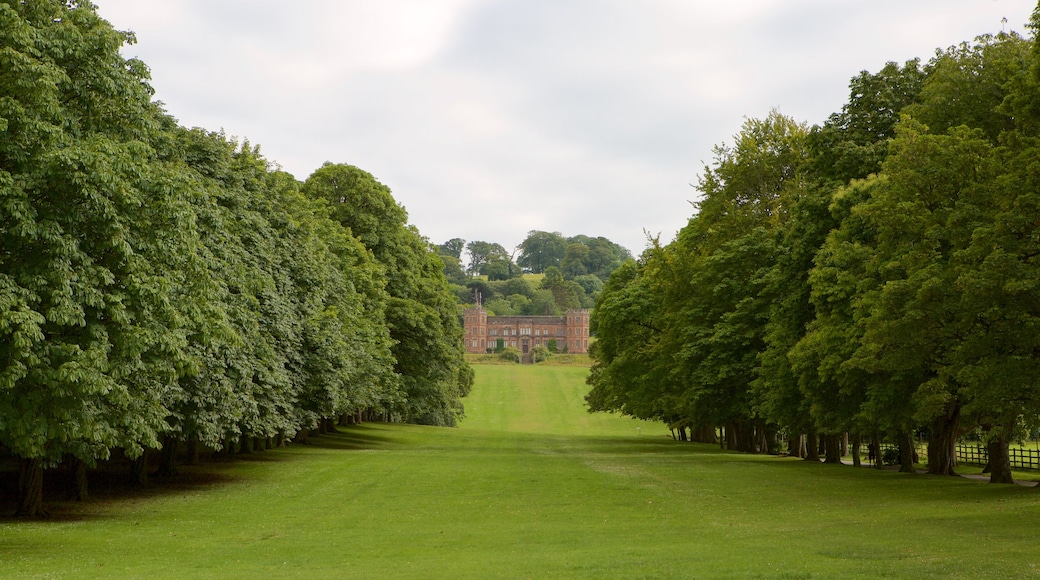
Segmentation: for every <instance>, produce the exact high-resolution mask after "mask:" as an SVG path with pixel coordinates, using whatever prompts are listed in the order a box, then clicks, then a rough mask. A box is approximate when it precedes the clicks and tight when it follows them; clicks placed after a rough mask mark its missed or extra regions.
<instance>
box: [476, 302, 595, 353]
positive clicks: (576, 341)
mask: <svg viewBox="0 0 1040 580" xmlns="http://www.w3.org/2000/svg"><path fill="white" fill-rule="evenodd" d="M462 326H463V332H464V333H465V337H466V338H465V340H466V352H472V353H485V352H488V351H489V350H494V349H495V348H496V347H497V346H498V342H499V340H501V341H502V346H513V347H516V348H518V349H519V350H520V352H522V353H524V354H527V353H529V352H531V349H532V348H534V347H536V346H544V347H548V346H549V343H550V341H554V342H555V344H556V349H557V350H558V351H561V352H563V351H566V352H569V353H580V354H585V353H588V352H589V311H588V310H587V309H581V310H568V311H567V313H566V314H565V315H564V316H488V313H487V309H486V308H483V307H481V306H475V307H473V308H469V309H467V310H466V311H465V312H464V313H463V325H462Z"/></svg>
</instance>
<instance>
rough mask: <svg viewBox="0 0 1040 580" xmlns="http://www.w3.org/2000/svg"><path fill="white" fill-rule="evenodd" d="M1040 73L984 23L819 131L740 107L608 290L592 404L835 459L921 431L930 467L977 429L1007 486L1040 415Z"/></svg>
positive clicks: (945, 460)
mask: <svg viewBox="0 0 1040 580" xmlns="http://www.w3.org/2000/svg"><path fill="white" fill-rule="evenodd" d="M1032 27H1033V30H1034V31H1035V30H1036V29H1037V27H1040V8H1038V11H1037V12H1036V13H1035V15H1034V21H1033V23H1032ZM1038 71H1040V49H1038V47H1037V42H1036V40H1035V39H1031V40H1027V39H1024V38H1022V37H1020V36H1018V35H1016V34H1004V33H1002V34H999V35H995V36H983V37H980V38H978V39H976V40H975V41H974V42H970V43H962V44H960V45H958V46H955V47H951V48H949V49H947V50H941V51H938V52H937V53H936V55H935V56H934V57H933V58H932V59H931V60H930V61H929V62H928V63H926V64H924V65H922V64H921V62H920V61H919V60H910V61H907V62H906V63H905V64H904V65H897V64H895V63H889V64H888V65H886V66H885V67H883V68H882V70H881V71H879V72H877V73H868V72H863V73H861V74H859V75H857V76H856V77H854V78H853V79H852V81H851V83H850V95H849V101H848V103H847V104H846V105H844V106H843V107H842V110H841V112H839V113H836V114H834V115H832V116H831V117H830V118H829V119H827V121H826V122H825V123H824V124H823V125H821V126H816V127H812V128H811V129H810V128H807V127H806V126H804V125H802V124H799V123H797V122H795V121H793V120H791V119H789V118H786V117H784V116H782V115H780V114H779V113H777V112H773V113H771V114H770V115H769V116H768V117H766V118H765V119H760V120H758V119H750V120H748V121H747V122H745V124H744V126H743V128H742V130H741V132H740V133H739V134H737V135H736V136H735V137H734V139H733V142H732V143H731V144H727V145H723V146H720V147H718V148H717V149H716V157H715V160H714V161H713V163H712V164H711V165H709V166H708V167H706V168H705V170H704V173H703V177H702V179H701V181H700V183H699V185H698V189H699V190H700V192H701V194H702V197H701V199H700V201H699V202H698V203H697V205H696V208H697V213H696V214H695V215H694V216H693V217H692V218H691V219H690V221H689V223H688V224H687V226H686V227H685V228H683V230H682V231H681V232H680V233H679V235H678V236H677V238H676V239H675V240H674V241H673V242H671V243H670V244H668V245H666V246H663V247H659V246H654V247H652V248H651V249H649V250H647V251H646V252H644V254H643V255H642V256H641V257H640V259H639V260H638V261H636V262H633V263H630V265H627V266H625V267H623V268H621V269H618V270H616V271H615V272H614V274H613V276H612V277H611V278H610V280H609V281H608V282H607V283H606V285H605V286H604V288H603V291H602V292H601V293H600V295H599V298H598V300H597V302H596V310H595V316H594V318H595V321H596V327H597V331H598V334H599V342H597V345H596V347H595V348H594V349H593V358H594V361H595V362H594V365H593V369H592V374H591V376H590V379H589V383H590V385H591V386H592V389H591V391H590V393H589V395H588V397H587V401H588V404H589V408H590V410H615V411H621V412H624V413H628V414H631V415H633V416H636V417H641V418H650V417H654V418H659V419H661V420H663V421H666V422H668V423H669V424H670V425H672V426H673V427H680V428H682V429H683V430H685V429H686V428H689V429H690V432H691V435H693V434H695V433H705V434H706V435H707V436H708V437H707V438H709V439H713V438H714V433H715V429H716V428H718V427H721V428H722V429H723V431H722V432H723V433H724V437H725V439H724V444H725V445H727V446H729V447H730V448H733V449H740V450H745V451H752V452H775V451H778V445H779V443H780V442H781V441H782V440H784V439H786V441H787V443H788V444H789V447H788V452H790V453H792V454H797V455H801V456H803V457H806V458H808V459H817V438H818V437H819V440H820V441H821V442H822V449H823V451H824V455H825V460H826V461H832V462H837V461H839V460H840V454H839V451H838V445H839V439H840V437H841V436H842V434H845V433H848V434H851V435H852V436H853V438H854V439H855V440H856V441H860V440H861V438H866V439H867V440H870V441H871V442H872V445H874V449H875V450H876V449H877V445H878V444H879V443H880V442H882V441H886V440H887V441H889V442H891V443H892V444H894V445H897V446H898V447H899V448H900V463H901V465H902V468H903V469H911V468H912V467H913V465H912V463H913V461H914V460H913V457H912V455H913V444H912V442H913V438H914V437H915V435H918V436H924V437H927V439H928V451H927V454H928V457H927V463H928V469H929V471H931V472H932V473H936V474H952V473H954V467H955V463H956V461H955V454H954V446H955V442H956V440H957V438H958V437H960V436H962V435H964V434H965V433H967V432H975V433H980V434H981V435H980V436H981V437H982V438H983V439H984V440H985V441H987V442H988V446H989V457H990V470H991V473H992V481H1000V482H1006V481H1010V479H1011V475H1010V467H1009V465H1008V462H1007V448H1008V442H1009V441H1011V440H1013V439H1014V438H1016V437H1019V436H1021V434H1022V433H1024V432H1025V431H1024V430H1026V429H1030V428H1035V426H1036V425H1037V424H1038V422H1040V414H1038V410H1037V404H1036V401H1037V400H1040V399H1038V393H1037V390H1036V389H1037V386H1038V383H1037V381H1036V377H1037V376H1040V372H1038V371H1040V366H1038V365H1040V348H1038V347H1037V344H1038V340H1040V333H1038V332H1037V328H1038V323H1040V319H1038V315H1040V308H1038V307H1037V305H1038V304H1040V294H1037V290H1038V288H1040V286H1038V283H1037V280H1038V279H1040V278H1038V276H1037V270H1036V268H1037V258H1038V256H1040V249H1037V239H1038V236H1037V231H1038V230H1037V228H1038V227H1040V214H1038V213H1037V211H1038V207H1040V203H1038V201H1037V193H1036V192H1037V191H1040V190H1038V189H1037V188H1036V185H1035V180H1036V177H1035V176H1036V175H1037V173H1036V172H1035V167H1036V161H1035V160H1036V159H1037V154H1038V152H1040V149H1038V145H1040V141H1038V139H1037V134H1038V133H1037V130H1038V127H1040V124H1038V120H1040V108H1038V107H1037V102H1038V97H1037V95H1038V94H1040V93H1038V91H1037V88H1038V83H1040V73H1038ZM568 249H569V248H568ZM572 255H573V256H578V255H579V252H578V251H577V250H575V252H573V253H572ZM564 262H565V263H566V255H565V258H564ZM575 271H576V269H575V270H571V272H575ZM684 435H685V432H684ZM856 461H858V456H856Z"/></svg>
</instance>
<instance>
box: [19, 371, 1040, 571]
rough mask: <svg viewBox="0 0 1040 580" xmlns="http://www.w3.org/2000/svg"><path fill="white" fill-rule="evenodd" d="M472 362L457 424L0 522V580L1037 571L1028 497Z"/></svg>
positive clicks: (359, 432) (372, 433)
mask: <svg viewBox="0 0 1040 580" xmlns="http://www.w3.org/2000/svg"><path fill="white" fill-rule="evenodd" d="M476 370H477V385H476V387H475V389H474V392H473V394H472V396H471V397H470V398H469V399H467V419H466V420H465V421H464V422H463V423H462V426H461V427H460V428H458V429H443V428H430V427H417V426H402V425H383V424H369V425H364V426H361V427H357V428H351V429H349V430H347V431H346V432H344V433H342V434H340V435H334V436H328V437H322V438H319V439H318V440H317V441H318V444H315V445H307V446H299V445H298V446H293V447H291V448H288V449H284V450H277V451H268V452H265V453H262V454H258V455H255V456H252V457H250V458H249V459H244V460H239V461H235V462H233V463H227V464H210V465H206V466H203V467H200V468H194V469H195V471H192V472H190V473H191V476H190V478H185V479H186V480H187V481H182V482H181V483H180V484H179V485H178V486H176V487H173V488H169V487H162V486H158V487H157V488H156V489H155V490H152V491H150V492H148V493H145V494H140V495H138V496H135V497H132V498H129V499H119V500H113V499H107V498H104V497H102V498H99V499H95V500H94V501H92V502H89V503H87V504H84V505H72V504H54V505H53V507H54V508H55V511H56V513H57V514H58V516H59V517H57V518H56V519H55V520H54V521H50V522H43V523H25V522H15V521H11V520H0V576H2V577H8V578H33V577H39V578H61V577H67V578H83V577H91V576H98V577H117V578H122V577H158V578H192V577H197V578H218V577H219V578H256V577H263V578H283V577H287V578H292V577H301V578H713V577H719V578H746V577H765V578H811V577H816V578H833V577H848V578H856V577H859V578H877V577H914V578H919V577H930V578H948V577H961V578H980V577H995V576H1001V577H1013V578H1021V577H1037V576H1040V567H1038V566H1040V543H1038V541H1037V533H1036V529H1037V522H1038V521H1040V489H1037V490H1034V489H1027V488H1021V487H1019V486H991V485H988V484H985V483H978V482H973V481H969V480H966V479H963V478H937V477H930V476H922V475H913V476H909V475H900V474H895V473H890V472H878V471H875V470H871V469H855V468H852V467H843V466H830V465H822V464H813V465H811V464H807V463H804V462H801V461H797V460H792V459H781V458H776V457H764V456H748V455H741V454H731V453H725V452H721V451H719V450H718V449H717V448H716V447H713V446H707V445H697V444H685V443H678V442H674V441H672V440H671V438H670V437H669V436H668V433H667V430H666V429H664V428H663V427H662V426H661V425H656V424H646V423H641V422H636V421H632V420H629V419H624V418H620V417H611V416H604V415H589V414H588V413H586V412H585V411H584V409H583V408H582V405H581V403H582V396H583V393H584V392H585V391H586V390H587V387H586V386H585V385H584V376H585V373H587V369H583V368H580V367H534V366H523V367H521V366H479V367H477V368H476Z"/></svg>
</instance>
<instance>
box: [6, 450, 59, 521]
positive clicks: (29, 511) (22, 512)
mask: <svg viewBox="0 0 1040 580" xmlns="http://www.w3.org/2000/svg"><path fill="white" fill-rule="evenodd" d="M14 515H15V517H18V518H34V519H37V518H45V517H47V516H48V515H50V514H48V513H47V510H45V509H43V459H40V458H38V457H37V458H33V459H22V464H21V468H20V469H19V472H18V511H16V512H14Z"/></svg>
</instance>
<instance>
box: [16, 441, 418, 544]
mask: <svg viewBox="0 0 1040 580" xmlns="http://www.w3.org/2000/svg"><path fill="white" fill-rule="evenodd" d="M380 430H381V429H380V427H379V426H378V425H376V426H369V425H361V426H355V427H340V428H339V431H338V432H336V433H329V434H326V435H318V436H311V437H310V438H308V440H307V442H306V443H291V444H289V446H287V447H284V448H275V449H268V450H263V451H261V450H257V451H253V452H251V453H235V454H227V453H211V454H206V455H205V456H203V457H201V458H200V460H199V462H198V463H196V464H192V465H178V466H177V473H176V475H171V476H163V477H160V476H158V475H156V474H155V462H154V461H152V462H151V463H150V465H151V470H150V474H149V476H148V483H147V484H146V485H144V486H141V485H138V484H135V483H131V482H130V462H129V461H128V460H126V459H125V458H123V457H118V458H115V459H113V460H112V461H108V462H104V463H102V464H100V465H99V466H98V467H97V468H95V469H91V470H89V471H88V475H87V478H88V484H89V494H90V497H89V499H88V500H87V501H82V502H81V501H73V500H70V499H68V498H69V497H70V495H71V489H72V486H71V481H70V479H71V477H70V474H69V472H68V470H66V469H63V468H61V467H59V468H55V469H48V470H46V471H45V473H44V491H43V494H44V501H45V508H46V509H47V511H48V513H49V516H48V517H47V518H46V519H43V520H39V519H36V520H33V519H23V518H16V517H14V516H13V514H14V512H15V511H16V509H17V507H18V506H17V500H18V495H17V485H18V463H17V461H14V460H12V459H10V458H8V459H7V460H5V461H0V523H3V524H17V523H26V524H30V523H31V524H39V523H47V522H53V523H55V524H58V523H67V522H79V521H89V520H98V519H105V518H106V517H108V514H109V513H110V511H111V510H112V509H114V508H116V507H118V506H120V505H130V504H134V503H137V502H141V501H148V500H151V499H156V498H162V497H177V496H182V495H190V494H196V493H199V492H201V491H206V490H209V489H212V488H215V487H220V486H227V485H235V484H239V483H244V482H247V481H249V480H250V477H249V476H248V475H246V474H244V473H243V472H242V471H241V470H236V469H234V467H235V466H236V465H242V464H264V463H271V464H276V463H286V464H288V463H293V462H296V461H300V460H301V459H303V457H302V456H301V455H300V454H298V453H293V451H298V450H306V449H330V450H344V451H359V450H375V449H381V448H386V447H387V446H390V445H392V444H396V443H399V441H398V440H396V439H394V438H391V437H387V436H384V435H381V434H380V433H379V431H380Z"/></svg>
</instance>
